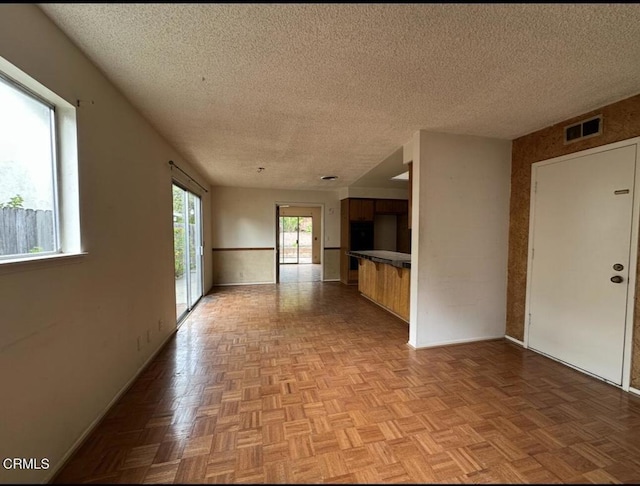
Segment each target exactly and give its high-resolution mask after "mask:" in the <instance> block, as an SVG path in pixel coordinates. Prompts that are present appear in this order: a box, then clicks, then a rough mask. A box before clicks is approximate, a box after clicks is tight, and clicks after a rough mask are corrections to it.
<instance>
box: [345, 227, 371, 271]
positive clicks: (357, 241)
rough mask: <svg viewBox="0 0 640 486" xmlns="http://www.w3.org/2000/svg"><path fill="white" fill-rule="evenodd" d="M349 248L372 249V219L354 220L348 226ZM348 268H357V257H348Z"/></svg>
mask: <svg viewBox="0 0 640 486" xmlns="http://www.w3.org/2000/svg"><path fill="white" fill-rule="evenodd" d="M350 230H351V231H350V234H351V241H350V246H349V248H350V250H351V251H358V250H373V221H354V222H352V223H351V228H350ZM349 268H350V269H351V270H357V269H358V259H357V258H354V257H350V259H349Z"/></svg>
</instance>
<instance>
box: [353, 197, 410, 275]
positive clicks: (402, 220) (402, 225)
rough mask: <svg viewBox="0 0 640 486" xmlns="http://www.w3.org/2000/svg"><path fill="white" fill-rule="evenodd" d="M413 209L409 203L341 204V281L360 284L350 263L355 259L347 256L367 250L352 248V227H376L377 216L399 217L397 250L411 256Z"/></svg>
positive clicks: (357, 200) (358, 201) (363, 200)
mask: <svg viewBox="0 0 640 486" xmlns="http://www.w3.org/2000/svg"><path fill="white" fill-rule="evenodd" d="M409 209H410V208H409V202H408V201H407V200H406V199H369V198H347V199H343V200H342V201H341V202H340V281H341V282H342V283H344V284H356V283H358V269H357V267H356V268H354V267H353V265H352V264H351V262H350V260H351V258H353V257H349V256H347V255H346V252H347V251H350V250H354V249H365V248H351V240H352V237H351V236H352V235H351V229H352V223H362V222H365V221H370V222H371V223H373V221H374V219H375V216H376V214H390V215H396V216H397V230H396V231H397V233H396V249H397V251H399V252H401V253H411V241H410V240H411V238H410V233H409V229H408V224H409V222H408V219H409V218H408V214H409ZM353 226H358V225H353ZM372 249H374V248H372ZM354 261H355V259H354Z"/></svg>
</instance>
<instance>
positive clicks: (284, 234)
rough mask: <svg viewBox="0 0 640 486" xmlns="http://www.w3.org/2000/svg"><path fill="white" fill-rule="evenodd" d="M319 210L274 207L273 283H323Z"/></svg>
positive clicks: (286, 206)
mask: <svg viewBox="0 0 640 486" xmlns="http://www.w3.org/2000/svg"><path fill="white" fill-rule="evenodd" d="M320 218H321V208H320V207H303V206H297V205H288V204H284V205H277V206H276V250H277V251H276V282H277V283H300V282H317V281H321V280H322V264H321V258H320V251H321V248H320V247H321V242H322V239H321V236H320V234H321V222H320Z"/></svg>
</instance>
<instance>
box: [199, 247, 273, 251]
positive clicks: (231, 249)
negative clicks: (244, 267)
mask: <svg viewBox="0 0 640 486" xmlns="http://www.w3.org/2000/svg"><path fill="white" fill-rule="evenodd" d="M211 250H213V251H263V250H271V251H273V250H275V247H273V246H269V247H266V246H265V247H260V248H211Z"/></svg>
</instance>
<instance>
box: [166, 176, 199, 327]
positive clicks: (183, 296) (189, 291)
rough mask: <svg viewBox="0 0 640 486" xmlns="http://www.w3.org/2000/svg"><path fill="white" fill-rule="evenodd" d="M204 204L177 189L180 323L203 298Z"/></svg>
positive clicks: (175, 235) (176, 259) (176, 260)
mask: <svg viewBox="0 0 640 486" xmlns="http://www.w3.org/2000/svg"><path fill="white" fill-rule="evenodd" d="M202 250H203V248H202V203H201V201H200V198H199V197H198V196H196V195H195V194H194V193H192V192H190V191H188V190H186V189H183V188H182V187H180V186H178V185H176V184H174V185H173V252H174V266H175V280H176V318H177V320H178V321H180V320H181V319H182V318H183V317H184V316H185V315H186V314H187V312H189V311H190V310H191V309H192V308H193V306H194V305H195V304H196V303H197V302H198V300H199V299H200V297H202Z"/></svg>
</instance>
